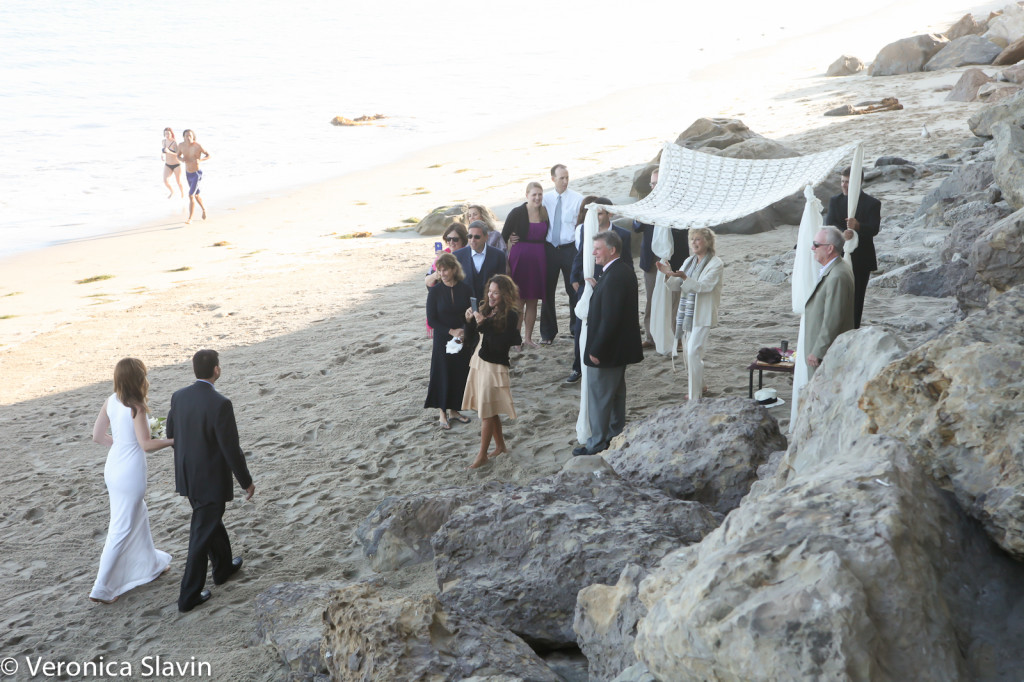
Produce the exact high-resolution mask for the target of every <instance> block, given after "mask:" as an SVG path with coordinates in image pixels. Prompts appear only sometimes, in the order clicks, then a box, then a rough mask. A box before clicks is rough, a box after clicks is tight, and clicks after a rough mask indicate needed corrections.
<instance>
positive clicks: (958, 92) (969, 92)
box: [946, 69, 995, 102]
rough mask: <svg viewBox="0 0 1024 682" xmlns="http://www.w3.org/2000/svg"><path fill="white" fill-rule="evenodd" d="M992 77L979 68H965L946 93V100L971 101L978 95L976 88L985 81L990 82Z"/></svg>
mask: <svg viewBox="0 0 1024 682" xmlns="http://www.w3.org/2000/svg"><path fill="white" fill-rule="evenodd" d="M993 80H995V79H994V78H990V77H989V76H988V75H987V74H986V73H985V72H984V71H982V70H981V69H967V70H966V71H964V72H963V74H962V75H961V76H960V80H958V81H957V82H956V85H954V86H953V89H952V90H950V91H949V94H948V95H946V101H947V102H973V101H974V99H975V98H976V97H977V96H978V88H980V87H981V86H982V85H984V84H985V83H991V82H992V81H993Z"/></svg>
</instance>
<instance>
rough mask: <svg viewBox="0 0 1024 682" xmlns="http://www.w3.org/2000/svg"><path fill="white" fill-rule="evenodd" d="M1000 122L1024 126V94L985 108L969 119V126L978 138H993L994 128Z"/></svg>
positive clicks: (1019, 93)
mask: <svg viewBox="0 0 1024 682" xmlns="http://www.w3.org/2000/svg"><path fill="white" fill-rule="evenodd" d="M1000 121H1003V122H1006V123H1009V124H1010V125H1015V126H1018V127H1020V126H1022V125H1024V92H1018V93H1016V94H1015V95H1014V96H1013V97H1011V98H1010V99H1007V100H1005V101H1002V102H999V103H998V104H991V105H989V106H987V107H985V108H984V109H982V110H981V111H979V112H977V113H976V114H974V115H973V116H971V117H970V118H969V119H967V125H968V127H969V128H970V129H971V132H972V133H974V134H975V135H977V136H978V137H992V126H994V125H995V124H996V123H999V122H1000Z"/></svg>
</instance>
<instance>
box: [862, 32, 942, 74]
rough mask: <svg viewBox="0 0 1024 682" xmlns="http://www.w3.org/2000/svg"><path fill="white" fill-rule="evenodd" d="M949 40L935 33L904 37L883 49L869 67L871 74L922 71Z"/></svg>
mask: <svg viewBox="0 0 1024 682" xmlns="http://www.w3.org/2000/svg"><path fill="white" fill-rule="evenodd" d="M948 42H949V41H948V40H947V39H946V38H945V37H943V36H940V35H935V34H933V33H928V34H923V35H918V36H913V37H912V38H903V39H902V40H897V41H896V42H894V43H889V44H888V45H886V46H885V47H883V48H882V49H881V51H880V52H879V53H878V56H876V57H875V60H874V61H873V62H871V67H870V68H869V69H868V75H869V76H895V75H898V74H902V73H915V72H917V71H921V70H922V69H923V68H924V65H925V64H927V63H928V60H929V59H931V58H932V57H934V56H935V55H936V53H937V52H938V51H939V50H941V49H942V48H943V47H945V46H946V44H947V43H948Z"/></svg>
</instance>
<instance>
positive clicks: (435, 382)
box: [423, 253, 473, 430]
mask: <svg viewBox="0 0 1024 682" xmlns="http://www.w3.org/2000/svg"><path fill="white" fill-rule="evenodd" d="M436 266H437V273H438V275H439V276H440V277H439V280H438V282H437V284H436V285H434V286H432V287H430V291H429V292H428V293H427V324H429V325H430V326H431V328H433V330H434V347H433V351H432V352H431V354H430V385H429V387H428V388H427V399H426V401H424V403H423V407H434V408H437V410H438V411H439V412H440V413H441V415H440V419H439V424H440V426H441V428H442V429H444V430H448V429H450V428H451V424H450V423H449V421H448V420H449V419H454V420H455V421H457V422H461V423H463V424H465V423H467V422H469V417H466V416H464V415H463V414H461V413H460V412H459V410H460V409H462V397H463V394H464V393H465V391H466V377H468V376H469V356H470V353H469V351H468V350H466V349H465V348H463V349H462V350H460V351H459V352H458V353H454V354H453V353H449V352H448V351H447V346H448V342H449V341H451V340H452V339H453V338H455V339H459V341H462V339H463V338H464V337H465V335H466V320H465V319H464V315H465V311H466V310H467V309H468V308H469V299H470V296H472V295H473V294H472V291H471V290H470V288H469V285H468V284H466V283H465V282H463V281H462V280H463V279H464V277H465V275H464V274H463V272H462V266H461V265H459V261H458V259H456V258H455V256H453V255H452V254H450V253H442V254H441V255H440V257H438V259H437V264H436Z"/></svg>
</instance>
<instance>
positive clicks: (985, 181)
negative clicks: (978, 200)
mask: <svg viewBox="0 0 1024 682" xmlns="http://www.w3.org/2000/svg"><path fill="white" fill-rule="evenodd" d="M992 166H993V163H992V162H991V161H982V162H978V163H968V164H964V165H962V166H958V167H957V168H956V170H954V171H953V172H952V173H951V174H950V175H949V177H947V178H946V179H945V180H943V181H942V184H940V185H939V186H938V187H936V188H935V189H934V190H932V191H931V192H929V193H928V195H927V196H926V197H925V198H924V199H923V200H922V201H921V205H920V206H919V207H918V209H917V211H916V212H915V213H914V217H915V218H919V217H920V216H923V215H924V214H925V213H927V212H928V210H929V209H931V207H932V206H934V205H935V204H938V203H941V204H943V206H942V210H945V209H946V208H948V204H949V203H952V202H953V201H955V200H958V199H960V200H962V198H963V197H964V196H965V195H968V194H971V193H973V192H981V191H984V190H986V189H988V187H989V185H991V184H992V183H993V182H994V181H995V176H994V175H993V174H992Z"/></svg>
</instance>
